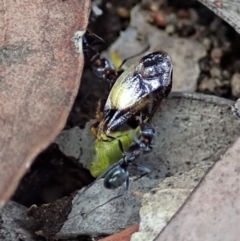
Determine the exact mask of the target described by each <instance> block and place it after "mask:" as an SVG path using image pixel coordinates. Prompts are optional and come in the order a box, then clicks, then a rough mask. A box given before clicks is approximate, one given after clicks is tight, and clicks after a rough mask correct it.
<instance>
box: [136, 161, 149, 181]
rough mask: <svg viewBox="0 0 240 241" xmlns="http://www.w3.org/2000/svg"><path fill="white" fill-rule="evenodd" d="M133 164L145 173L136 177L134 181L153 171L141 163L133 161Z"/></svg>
mask: <svg viewBox="0 0 240 241" xmlns="http://www.w3.org/2000/svg"><path fill="white" fill-rule="evenodd" d="M133 165H134V166H135V167H137V169H138V170H140V171H142V172H143V173H142V174H141V175H140V176H139V177H137V178H135V179H134V181H137V180H138V179H141V178H142V177H144V176H146V175H147V174H149V173H150V172H151V170H150V169H149V168H147V167H145V166H142V165H139V164H136V163H133Z"/></svg>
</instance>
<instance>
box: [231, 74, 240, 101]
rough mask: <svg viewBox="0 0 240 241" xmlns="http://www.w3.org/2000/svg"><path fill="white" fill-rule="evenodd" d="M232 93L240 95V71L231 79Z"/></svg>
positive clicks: (235, 95) (236, 95)
mask: <svg viewBox="0 0 240 241" xmlns="http://www.w3.org/2000/svg"><path fill="white" fill-rule="evenodd" d="M231 89H232V95H233V96H234V97H238V98H239V97H240V73H235V74H233V76H232V79H231Z"/></svg>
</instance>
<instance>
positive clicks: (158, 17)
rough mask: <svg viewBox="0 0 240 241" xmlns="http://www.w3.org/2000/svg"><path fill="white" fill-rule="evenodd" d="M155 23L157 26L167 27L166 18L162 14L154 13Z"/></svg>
mask: <svg viewBox="0 0 240 241" xmlns="http://www.w3.org/2000/svg"><path fill="white" fill-rule="evenodd" d="M152 18H153V22H154V24H155V25H156V26H158V27H161V28H165V27H166V25H167V19H166V16H165V15H164V14H163V13H162V12H155V13H152Z"/></svg>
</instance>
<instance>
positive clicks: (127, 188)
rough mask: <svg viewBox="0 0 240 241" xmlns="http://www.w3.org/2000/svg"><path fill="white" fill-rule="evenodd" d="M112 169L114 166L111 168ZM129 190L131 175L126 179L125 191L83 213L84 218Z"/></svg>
mask: <svg viewBox="0 0 240 241" xmlns="http://www.w3.org/2000/svg"><path fill="white" fill-rule="evenodd" d="M111 169H112V168H111ZM128 191H129V177H127V179H126V187H125V190H124V192H123V193H120V194H119V195H117V196H115V197H113V198H110V199H109V200H107V201H106V202H104V203H102V204H100V205H99V206H97V207H95V208H94V209H92V210H91V211H90V212H88V213H82V216H83V218H86V217H87V216H88V215H89V214H91V213H92V212H94V211H95V210H96V209H98V208H100V207H102V206H104V205H106V204H108V203H110V202H112V201H114V200H115V199H118V198H120V197H123V196H124V195H126V194H127V193H128Z"/></svg>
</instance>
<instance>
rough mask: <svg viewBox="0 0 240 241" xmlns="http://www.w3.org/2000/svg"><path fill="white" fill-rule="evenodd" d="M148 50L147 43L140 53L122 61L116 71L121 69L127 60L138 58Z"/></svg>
mask: <svg viewBox="0 0 240 241" xmlns="http://www.w3.org/2000/svg"><path fill="white" fill-rule="evenodd" d="M149 48H150V45H149V43H148V45H147V47H146V48H144V49H143V50H142V51H141V52H139V53H137V54H134V55H132V56H131V57H128V58H126V59H124V60H123V62H122V63H121V65H120V66H119V67H118V69H121V68H122V66H123V65H124V64H125V63H126V62H127V61H128V60H130V59H133V58H135V57H138V56H139V55H141V54H143V53H144V52H146V51H148V50H149Z"/></svg>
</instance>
